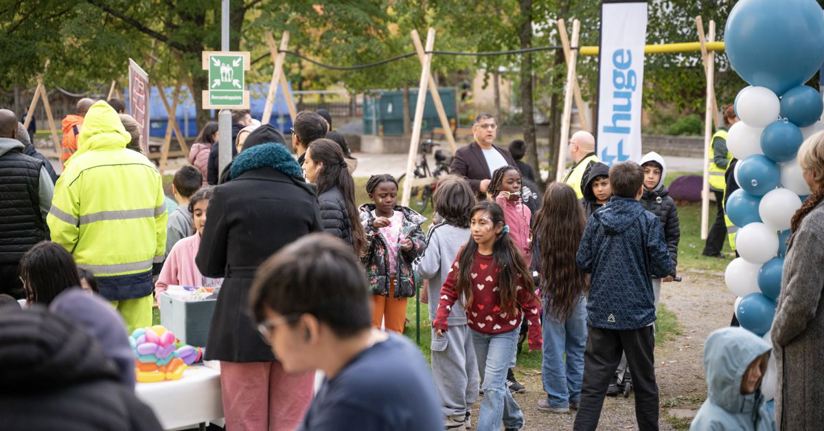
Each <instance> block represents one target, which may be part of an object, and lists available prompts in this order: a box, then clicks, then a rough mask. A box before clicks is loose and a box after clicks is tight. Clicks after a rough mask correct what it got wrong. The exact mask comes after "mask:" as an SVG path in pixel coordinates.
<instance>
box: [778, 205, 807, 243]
mask: <svg viewBox="0 0 824 431" xmlns="http://www.w3.org/2000/svg"><path fill="white" fill-rule="evenodd" d="M802 201H803V199H802ZM791 233H792V232H791V231H790V230H789V229H787V230H785V231H781V232H778V256H779V257H784V256H786V255H787V241H789V240H790V234H791Z"/></svg>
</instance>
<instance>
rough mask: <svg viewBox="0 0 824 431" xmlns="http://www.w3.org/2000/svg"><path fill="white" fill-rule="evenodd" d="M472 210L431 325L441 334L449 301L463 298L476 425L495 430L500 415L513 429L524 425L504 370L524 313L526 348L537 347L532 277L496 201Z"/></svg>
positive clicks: (537, 316)
mask: <svg viewBox="0 0 824 431" xmlns="http://www.w3.org/2000/svg"><path fill="white" fill-rule="evenodd" d="M471 215H472V216H471V222H470V232H471V235H472V238H471V239H470V240H469V241H468V242H467V244H466V246H464V248H463V250H461V252H460V253H459V255H458V257H457V258H456V260H455V262H454V263H453V264H452V270H451V271H450V273H449V276H448V277H447V279H446V282H445V283H444V285H443V287H442V288H441V297H440V303H439V304H438V312H437V317H436V318H435V321H434V322H433V324H432V326H433V327H435V329H436V336H443V334H444V333H445V332H446V331H447V330H448V329H449V326H448V324H447V318H448V317H449V312H450V311H451V310H452V305H453V304H454V303H455V301H457V300H458V299H459V298H460V300H461V301H463V303H464V304H465V305H464V308H465V309H466V310H467V322H468V324H469V327H470V328H471V329H472V341H473V343H474V345H475V353H476V355H477V357H478V368H479V371H480V373H481V378H482V379H483V383H482V385H481V387H482V389H483V390H484V399H483V401H482V402H481V409H480V417H479V419H478V430H479V431H485V430H498V429H499V428H500V426H501V422H502V421H503V424H504V427H505V428H506V429H507V430H509V429H516V430H517V429H521V428H523V426H524V416H523V412H522V411H521V409H520V407H519V406H518V404H517V403H516V402H515V400H514V399H513V398H512V395H511V394H510V392H509V390H507V388H506V373H507V370H508V368H509V364H510V362H511V361H512V358H514V356H515V351H516V348H517V343H518V333H519V328H520V326H521V321H522V319H523V318H524V316H526V319H527V320H528V322H529V347H530V349H532V350H539V349H541V322H540V313H539V304H538V300H537V298H536V297H535V294H534V293H533V290H534V286H533V284H532V277H531V276H530V274H529V272H528V271H527V265H526V264H525V262H524V260H523V258H522V256H521V254H520V252H519V251H518V249H517V247H516V246H515V244H514V243H513V242H512V239H511V238H510V236H509V234H508V230H509V229H508V228H507V226H506V224H505V222H504V212H503V210H502V209H501V207H500V206H499V205H498V204H496V203H493V202H480V203H479V204H478V205H476V206H475V207H474V208H473V209H472V212H471ZM505 407H506V408H505ZM504 414H506V416H504Z"/></svg>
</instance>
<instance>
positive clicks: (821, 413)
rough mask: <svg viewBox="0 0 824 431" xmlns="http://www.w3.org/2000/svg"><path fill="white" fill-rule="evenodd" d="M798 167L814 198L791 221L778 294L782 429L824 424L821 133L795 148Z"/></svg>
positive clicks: (779, 414) (823, 172) (823, 175)
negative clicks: (823, 381) (823, 379)
mask: <svg viewBox="0 0 824 431" xmlns="http://www.w3.org/2000/svg"><path fill="white" fill-rule="evenodd" d="M798 164H799V165H800V166H801V169H802V170H803V171H804V179H805V180H806V181H807V184H809V186H810V190H812V192H813V194H812V195H811V196H810V197H809V198H807V200H806V201H805V202H804V205H802V206H801V208H800V209H799V210H798V211H797V212H796V213H795V216H793V219H792V232H793V234H792V236H791V237H790V240H789V245H788V247H787V257H786V258H785V261H784V262H785V263H784V276H783V279H782V282H781V295H780V296H779V298H778V307H777V309H776V312H775V319H774V320H773V326H772V339H773V346H774V348H775V350H776V352H775V354H776V360H777V362H776V365H777V369H778V376H779V378H778V389H777V391H776V400H777V403H776V421H777V422H778V423H779V428H780V429H785V430H795V429H819V427H820V426H821V424H822V423H824V409H821V406H820V402H819V401H820V400H822V399H824V385H821V376H822V374H821V373H820V372H819V370H817V369H816V367H815V365H817V364H820V363H822V362H824V350H822V349H821V345H822V343H824V307H822V304H821V301H820V299H821V293H822V290H824V269H822V266H821V262H822V261H824V248H822V247H821V241H822V240H824V205H821V202H822V201H824V133H816V134H815V135H813V136H811V137H810V138H809V139H807V140H806V141H805V142H804V144H803V145H801V148H800V149H799V150H798Z"/></svg>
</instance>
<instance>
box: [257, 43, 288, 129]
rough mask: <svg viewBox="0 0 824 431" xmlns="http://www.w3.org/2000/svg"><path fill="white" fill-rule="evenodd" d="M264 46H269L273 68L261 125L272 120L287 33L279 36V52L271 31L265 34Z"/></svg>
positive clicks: (284, 58)
mask: <svg viewBox="0 0 824 431" xmlns="http://www.w3.org/2000/svg"><path fill="white" fill-rule="evenodd" d="M266 44H267V45H269V54H270V55H271V56H272V61H273V62H274V63H275V68H274V69H273V70H272V80H271V81H270V82H269V92H268V93H267V94H266V104H265V105H264V106H263V117H261V119H260V122H261V123H262V124H269V120H270V119H271V118H272V105H274V104H275V93H276V92H277V88H278V84H279V83H280V82H281V78H282V77H283V62H284V61H285V60H286V53H285V52H283V51H286V48H288V47H289V32H288V31H284V32H283V35H281V38H280V50H278V49H277V48H276V47H275V39H274V37H272V32H271V31H267V32H266ZM284 93H285V92H284ZM293 119H294V118H293Z"/></svg>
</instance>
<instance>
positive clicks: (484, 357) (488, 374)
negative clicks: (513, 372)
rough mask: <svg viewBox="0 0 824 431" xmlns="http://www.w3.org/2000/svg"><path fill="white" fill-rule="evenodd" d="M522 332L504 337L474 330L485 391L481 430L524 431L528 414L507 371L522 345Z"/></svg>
mask: <svg viewBox="0 0 824 431" xmlns="http://www.w3.org/2000/svg"><path fill="white" fill-rule="evenodd" d="M518 333H519V331H518V329H515V330H512V331H510V332H506V333H503V334H482V333H480V332H477V331H474V330H473V331H472V342H473V343H474V344H475V355H476V356H477V357H478V370H479V371H480V373H481V379H482V382H483V383H481V388H482V389H483V390H484V398H483V401H481V411H480V413H479V415H478V416H479V417H478V431H493V430H494V431H498V430H499V429H500V428H501V422H503V424H504V427H505V428H515V429H521V428H522V427H523V426H524V414H523V412H522V411H521V407H520V406H518V403H516V402H515V399H514V398H512V394H511V393H510V392H509V390H508V389H507V387H506V372H507V370H508V369H509V364H510V362H511V361H512V355H514V354H515V349H516V348H517V345H518Z"/></svg>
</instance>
